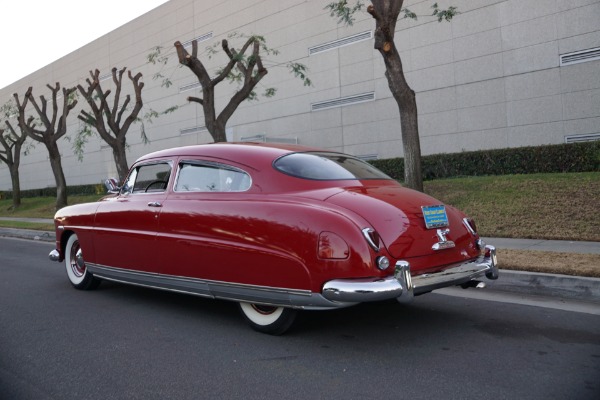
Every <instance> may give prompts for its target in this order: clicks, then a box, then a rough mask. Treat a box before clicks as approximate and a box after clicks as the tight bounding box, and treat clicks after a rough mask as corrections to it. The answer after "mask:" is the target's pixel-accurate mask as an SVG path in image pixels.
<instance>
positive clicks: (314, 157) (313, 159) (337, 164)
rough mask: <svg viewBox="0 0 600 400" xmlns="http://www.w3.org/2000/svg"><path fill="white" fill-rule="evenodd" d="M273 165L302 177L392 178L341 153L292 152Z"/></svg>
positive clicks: (322, 178)
mask: <svg viewBox="0 0 600 400" xmlns="http://www.w3.org/2000/svg"><path fill="white" fill-rule="evenodd" d="M273 166H274V167H275V169H277V170H279V171H281V172H283V173H285V174H288V175H292V176H295V177H298V178H303V179H316V180H326V181H329V180H346V179H392V178H390V177H389V176H387V175H386V174H384V173H383V172H381V171H380V170H378V169H377V168H375V167H373V166H372V165H371V164H368V163H366V162H364V161H362V160H361V159H359V158H356V157H353V156H349V155H347V154H341V153H325V152H310V153H292V154H288V155H285V156H283V157H280V158H278V159H277V160H275V162H274V163H273Z"/></svg>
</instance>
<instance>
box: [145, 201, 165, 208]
mask: <svg viewBox="0 0 600 400" xmlns="http://www.w3.org/2000/svg"><path fill="white" fill-rule="evenodd" d="M148 207H162V204H160V202H158V201H151V202H150V203H148Z"/></svg>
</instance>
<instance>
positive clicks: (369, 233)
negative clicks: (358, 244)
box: [362, 228, 380, 252]
mask: <svg viewBox="0 0 600 400" xmlns="http://www.w3.org/2000/svg"><path fill="white" fill-rule="evenodd" d="M362 233H363V236H364V237H365V239H367V243H369V246H371V248H372V249H373V250H375V252H378V251H379V249H380V247H379V246H380V244H379V243H380V238H379V234H378V233H377V232H376V231H375V230H374V229H373V228H364V229H363V230H362Z"/></svg>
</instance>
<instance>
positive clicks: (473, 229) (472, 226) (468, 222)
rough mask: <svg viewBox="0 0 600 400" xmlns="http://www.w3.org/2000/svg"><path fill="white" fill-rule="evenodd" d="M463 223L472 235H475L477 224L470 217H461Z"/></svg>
mask: <svg viewBox="0 0 600 400" xmlns="http://www.w3.org/2000/svg"><path fill="white" fill-rule="evenodd" d="M463 224H464V225H465V227H466V228H467V230H468V231H469V232H470V233H471V235H473V236H477V225H476V224H475V221H474V220H473V219H472V218H463Z"/></svg>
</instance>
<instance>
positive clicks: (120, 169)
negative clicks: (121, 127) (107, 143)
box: [112, 141, 129, 184]
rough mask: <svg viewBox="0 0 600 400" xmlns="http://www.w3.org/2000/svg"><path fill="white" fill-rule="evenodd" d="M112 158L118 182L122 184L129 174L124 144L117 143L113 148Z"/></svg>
mask: <svg viewBox="0 0 600 400" xmlns="http://www.w3.org/2000/svg"><path fill="white" fill-rule="evenodd" d="M112 151H113V158H114V159H115V165H116V166H117V174H118V175H119V182H120V183H121V184H123V182H125V178H127V173H128V172H129V164H127V154H126V148H125V143H121V142H120V141H119V143H117V144H116V145H115V146H114V147H113V148H112Z"/></svg>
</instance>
